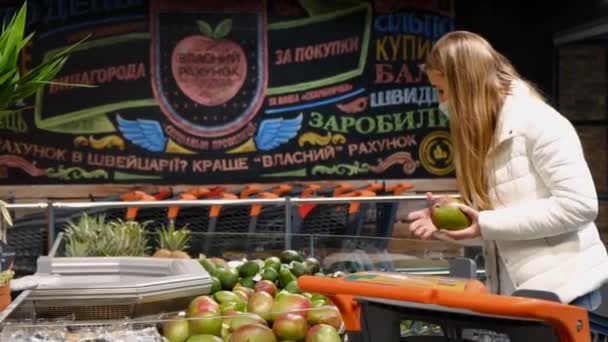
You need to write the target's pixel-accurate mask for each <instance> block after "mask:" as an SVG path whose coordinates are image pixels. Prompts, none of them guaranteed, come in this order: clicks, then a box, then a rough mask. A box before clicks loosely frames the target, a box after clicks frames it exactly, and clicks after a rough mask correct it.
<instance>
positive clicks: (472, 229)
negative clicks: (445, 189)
mask: <svg viewBox="0 0 608 342" xmlns="http://www.w3.org/2000/svg"><path fill="white" fill-rule="evenodd" d="M458 207H459V208H460V210H462V211H463V212H464V213H465V214H466V215H467V216H468V217H469V218H471V225H470V226H468V227H467V228H464V229H460V230H445V229H442V230H440V231H439V232H440V233H442V234H444V235H445V236H447V237H449V238H452V239H454V240H465V239H474V238H476V237H480V236H481V228H480V227H479V223H478V219H479V212H478V211H477V210H475V209H473V208H471V207H469V206H466V205H464V204H459V205H458Z"/></svg>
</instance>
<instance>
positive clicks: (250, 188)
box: [240, 184, 262, 198]
mask: <svg viewBox="0 0 608 342" xmlns="http://www.w3.org/2000/svg"><path fill="white" fill-rule="evenodd" d="M260 191H262V187H261V186H259V185H257V184H248V185H247V186H245V188H244V189H243V191H241V195H240V197H241V198H248V197H249V196H251V195H253V194H256V193H258V192H260Z"/></svg>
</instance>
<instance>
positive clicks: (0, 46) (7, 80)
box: [0, 1, 90, 117]
mask: <svg viewBox="0 0 608 342" xmlns="http://www.w3.org/2000/svg"><path fill="white" fill-rule="evenodd" d="M26 18H27V1H24V3H23V5H22V6H21V8H20V9H19V11H18V12H17V13H16V14H15V15H14V16H13V17H12V18H11V20H10V21H9V22H8V24H6V22H5V21H4V22H3V24H2V33H1V34H0V113H4V112H5V111H6V110H7V109H9V108H11V107H12V106H14V105H15V103H16V102H17V101H19V100H21V99H24V98H26V97H28V96H31V95H33V94H35V93H36V92H37V91H38V90H40V89H41V88H42V87H44V86H45V85H46V84H49V83H51V82H52V81H53V79H54V78H55V77H56V76H57V74H58V73H59V71H61V69H62V68H63V66H64V65H65V63H66V61H67V58H68V56H69V54H70V53H71V52H72V51H73V50H74V49H75V48H76V47H77V46H78V45H80V44H81V43H82V42H83V41H84V40H86V39H88V38H89V37H90V35H89V36H86V37H85V38H83V39H82V40H80V41H78V42H76V43H75V44H73V45H70V46H68V47H66V48H64V49H63V50H60V51H58V52H56V53H54V54H52V55H50V56H48V58H46V59H45V60H44V61H43V62H41V63H40V64H39V65H37V66H36V67H34V68H33V69H31V70H29V71H27V72H26V73H25V74H24V75H19V72H18V70H19V64H18V63H19V55H20V53H21V50H22V49H23V48H24V47H25V46H26V45H27V44H28V43H29V42H30V41H31V40H32V39H33V37H34V33H30V34H28V35H25V26H26ZM71 86H76V87H90V86H88V85H81V84H71ZM1 116H2V114H0V117H1Z"/></svg>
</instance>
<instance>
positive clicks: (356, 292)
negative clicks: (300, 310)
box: [298, 272, 590, 342]
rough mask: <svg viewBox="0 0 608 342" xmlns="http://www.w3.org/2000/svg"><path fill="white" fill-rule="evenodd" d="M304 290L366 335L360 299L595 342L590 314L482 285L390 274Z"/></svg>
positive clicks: (306, 281)
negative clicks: (440, 309)
mask: <svg viewBox="0 0 608 342" xmlns="http://www.w3.org/2000/svg"><path fill="white" fill-rule="evenodd" d="M298 288H300V289H301V290H302V291H306V292H316V293H321V294H324V295H327V296H329V297H330V298H332V300H333V299H335V302H334V303H335V304H336V306H338V308H339V309H340V312H341V313H342V318H343V320H344V323H345V325H346V328H347V329H348V330H351V331H358V330H360V325H359V322H358V321H359V315H360V312H359V311H360V310H359V308H358V307H357V303H356V301H355V300H354V297H369V298H380V299H390V300H397V301H404V302H412V303H420V304H429V305H440V306H444V307H448V308H457V309H468V310H470V311H473V312H478V313H480V314H487V315H496V316H503V317H505V318H523V319H537V320H543V321H547V322H549V323H550V324H551V325H552V326H553V328H554V329H555V332H556V333H557V335H558V336H559V337H560V342H580V341H589V336H590V329H589V319H588V315H587V310H585V309H583V308H580V307H576V306H571V305H565V304H561V303H557V302H552V301H547V300H540V299H532V298H523V297H510V296H500V295H494V294H489V293H487V291H486V288H485V286H483V284H482V283H481V282H479V281H478V280H473V279H460V278H448V277H435V276H433V277H429V276H419V275H409V274H404V273H389V272H357V273H354V274H351V275H347V276H343V277H338V278H328V277H315V276H302V277H300V278H298Z"/></svg>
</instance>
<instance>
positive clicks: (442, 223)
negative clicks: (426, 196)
mask: <svg viewBox="0 0 608 342" xmlns="http://www.w3.org/2000/svg"><path fill="white" fill-rule="evenodd" d="M458 204H459V201H457V200H456V199H453V198H449V197H442V198H440V199H438V200H437V201H435V203H433V205H432V206H431V220H432V221H433V224H434V225H435V227H437V229H446V230H459V229H463V228H466V227H468V226H470V225H471V218H469V217H468V216H467V215H466V214H465V213H464V212H463V211H462V210H460V208H458Z"/></svg>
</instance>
